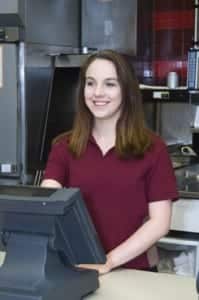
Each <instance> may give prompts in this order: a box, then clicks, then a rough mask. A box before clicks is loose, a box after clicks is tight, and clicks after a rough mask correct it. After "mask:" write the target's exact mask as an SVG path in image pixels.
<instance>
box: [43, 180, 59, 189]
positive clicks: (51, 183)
mask: <svg viewBox="0 0 199 300" xmlns="http://www.w3.org/2000/svg"><path fill="white" fill-rule="evenodd" d="M41 187H47V188H62V185H61V184H60V183H59V182H58V181H57V180H54V179H44V180H43V181H42V183H41Z"/></svg>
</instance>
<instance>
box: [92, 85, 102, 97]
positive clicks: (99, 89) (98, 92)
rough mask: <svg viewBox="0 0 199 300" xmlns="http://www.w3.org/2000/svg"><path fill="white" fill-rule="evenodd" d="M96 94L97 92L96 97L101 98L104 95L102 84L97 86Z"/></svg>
mask: <svg viewBox="0 0 199 300" xmlns="http://www.w3.org/2000/svg"><path fill="white" fill-rule="evenodd" d="M94 92H95V95H96V96H101V95H103V94H104V89H103V86H102V85H100V84H98V85H96V87H95V91H94Z"/></svg>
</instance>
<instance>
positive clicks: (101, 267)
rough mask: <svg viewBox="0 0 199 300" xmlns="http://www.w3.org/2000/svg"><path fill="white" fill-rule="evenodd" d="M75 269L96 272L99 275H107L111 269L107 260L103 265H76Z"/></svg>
mask: <svg viewBox="0 0 199 300" xmlns="http://www.w3.org/2000/svg"><path fill="white" fill-rule="evenodd" d="M76 267H79V268H83V269H91V270H96V271H98V272H99V274H100V275H103V274H106V273H109V272H110V271H111V270H112V268H111V265H110V263H109V262H108V260H107V261H106V263H105V264H80V265H77V266H76Z"/></svg>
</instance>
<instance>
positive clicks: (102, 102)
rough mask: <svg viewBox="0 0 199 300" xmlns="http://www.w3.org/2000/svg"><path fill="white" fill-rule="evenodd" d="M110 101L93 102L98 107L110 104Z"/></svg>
mask: <svg viewBox="0 0 199 300" xmlns="http://www.w3.org/2000/svg"><path fill="white" fill-rule="evenodd" d="M109 102H110V101H99V100H98V101H93V103H94V105H96V106H105V105H107V104H109Z"/></svg>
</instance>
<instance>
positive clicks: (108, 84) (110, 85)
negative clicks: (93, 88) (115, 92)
mask: <svg viewBox="0 0 199 300" xmlns="http://www.w3.org/2000/svg"><path fill="white" fill-rule="evenodd" d="M106 85H107V86H109V87H113V86H115V83H114V82H107V83H106Z"/></svg>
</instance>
